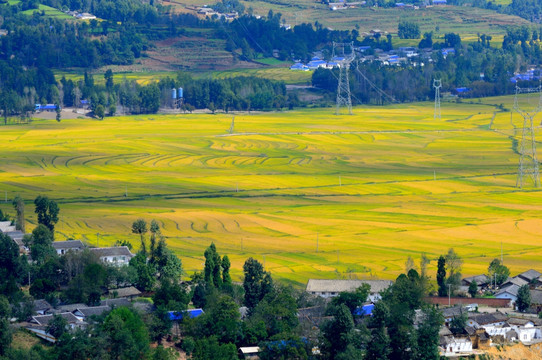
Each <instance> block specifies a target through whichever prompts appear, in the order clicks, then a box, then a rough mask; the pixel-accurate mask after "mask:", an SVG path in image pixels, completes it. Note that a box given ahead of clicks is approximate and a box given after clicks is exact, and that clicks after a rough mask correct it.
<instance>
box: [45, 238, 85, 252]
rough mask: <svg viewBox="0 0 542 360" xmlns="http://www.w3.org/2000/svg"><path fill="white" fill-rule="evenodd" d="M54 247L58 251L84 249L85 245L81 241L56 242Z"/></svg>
mask: <svg viewBox="0 0 542 360" xmlns="http://www.w3.org/2000/svg"><path fill="white" fill-rule="evenodd" d="M53 247H54V248H55V249H56V250H60V249H66V250H67V249H83V248H84V247H85V244H83V242H81V240H68V241H55V242H53Z"/></svg>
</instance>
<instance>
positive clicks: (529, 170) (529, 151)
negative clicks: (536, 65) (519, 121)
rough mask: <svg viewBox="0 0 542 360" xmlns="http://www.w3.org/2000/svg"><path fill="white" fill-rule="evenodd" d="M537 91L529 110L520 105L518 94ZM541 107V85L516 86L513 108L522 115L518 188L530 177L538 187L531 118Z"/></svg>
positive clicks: (538, 180)
mask: <svg viewBox="0 0 542 360" xmlns="http://www.w3.org/2000/svg"><path fill="white" fill-rule="evenodd" d="M534 93H538V94H539V95H538V103H537V104H536V105H535V106H534V108H533V109H532V110H530V111H528V110H524V109H522V108H521V107H520V105H519V101H518V95H520V94H528V96H530V94H534ZM541 108H542V87H541V86H540V85H539V86H538V87H536V88H520V87H518V86H516V94H515V96H514V110H515V111H516V112H517V113H518V114H520V115H521V116H523V129H522V132H521V143H520V144H519V166H518V177H517V180H516V187H519V188H520V189H522V188H523V185H525V178H527V177H530V178H531V179H532V180H533V184H534V186H535V187H540V177H539V174H538V159H537V156H536V142H535V136H534V128H533V118H534V117H535V116H536V115H537V114H538V113H539V112H540V110H541Z"/></svg>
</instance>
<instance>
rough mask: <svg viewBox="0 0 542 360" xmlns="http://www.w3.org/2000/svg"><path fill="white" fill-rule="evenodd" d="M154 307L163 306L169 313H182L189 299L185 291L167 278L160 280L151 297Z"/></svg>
mask: <svg viewBox="0 0 542 360" xmlns="http://www.w3.org/2000/svg"><path fill="white" fill-rule="evenodd" d="M152 300H153V303H154V304H155V305H156V306H163V307H165V308H167V309H168V310H169V311H179V312H180V311H184V310H186V307H187V305H188V302H189V301H190V299H189V298H188V294H187V293H186V290H185V289H184V288H183V287H182V286H181V285H180V284H179V283H177V282H175V281H172V280H171V279H169V278H162V279H161V280H160V287H158V289H156V291H155V292H154V295H153V297H152Z"/></svg>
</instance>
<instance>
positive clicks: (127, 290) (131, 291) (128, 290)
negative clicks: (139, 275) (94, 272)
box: [109, 286, 141, 298]
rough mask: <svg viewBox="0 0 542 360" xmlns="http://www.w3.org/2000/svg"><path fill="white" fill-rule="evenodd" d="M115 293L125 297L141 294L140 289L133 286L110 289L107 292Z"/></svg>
mask: <svg viewBox="0 0 542 360" xmlns="http://www.w3.org/2000/svg"><path fill="white" fill-rule="evenodd" d="M114 293H116V294H117V297H119V298H121V297H127V296H139V295H141V291H139V290H137V289H136V288H135V287H133V286H129V287H124V288H119V289H111V290H109V294H114Z"/></svg>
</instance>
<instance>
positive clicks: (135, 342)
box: [102, 307, 149, 360]
mask: <svg viewBox="0 0 542 360" xmlns="http://www.w3.org/2000/svg"><path fill="white" fill-rule="evenodd" d="M102 331H103V334H104V335H105V336H106V339H107V346H108V351H109V354H110V356H111V358H112V359H134V360H135V359H142V358H144V357H145V356H146V355H147V354H148V352H149V334H148V331H147V328H146V326H145V324H144V323H143V321H142V319H141V317H140V316H139V314H138V313H137V312H135V311H133V310H131V309H129V308H126V307H119V308H116V309H113V310H112V311H111V312H110V313H109V315H107V317H106V318H105V320H104V322H103V325H102Z"/></svg>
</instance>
